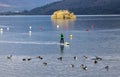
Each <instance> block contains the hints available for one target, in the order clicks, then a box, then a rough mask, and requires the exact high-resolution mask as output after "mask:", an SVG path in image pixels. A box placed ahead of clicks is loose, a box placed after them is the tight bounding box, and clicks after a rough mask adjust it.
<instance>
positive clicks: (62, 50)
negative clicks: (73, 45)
mask: <svg viewBox="0 0 120 77" xmlns="http://www.w3.org/2000/svg"><path fill="white" fill-rule="evenodd" d="M60 51H61V54H63V53H64V45H60Z"/></svg>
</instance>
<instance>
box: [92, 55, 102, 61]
mask: <svg viewBox="0 0 120 77" xmlns="http://www.w3.org/2000/svg"><path fill="white" fill-rule="evenodd" d="M92 60H99V61H100V60H102V58H101V57H98V56H95V58H92Z"/></svg>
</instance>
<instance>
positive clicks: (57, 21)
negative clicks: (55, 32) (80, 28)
mask: <svg viewBox="0 0 120 77" xmlns="http://www.w3.org/2000/svg"><path fill="white" fill-rule="evenodd" d="M51 20H52V23H53V25H55V26H56V27H57V28H59V27H64V28H68V26H69V25H72V24H74V22H75V19H51Z"/></svg>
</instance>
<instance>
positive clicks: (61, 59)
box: [7, 55, 109, 71]
mask: <svg viewBox="0 0 120 77" xmlns="http://www.w3.org/2000/svg"><path fill="white" fill-rule="evenodd" d="M83 58H86V59H87V58H88V57H87V56H83ZM7 59H12V55H9V56H7ZM32 59H40V60H42V59H43V57H41V56H37V57H32V58H31V57H29V58H23V59H22V61H31V60H32ZM77 59H78V57H77V56H74V57H73V61H74V60H77ZM57 60H59V61H63V57H58V58H57ZM71 60H72V58H71ZM92 60H93V61H94V64H97V63H98V61H100V60H102V58H101V57H98V56H95V58H92ZM43 61H44V60H43ZM77 61H79V60H77ZM86 61H87V60H86ZM62 63H63V62H62ZM42 64H43V65H44V66H47V65H48V62H46V61H45V62H43V63H42ZM75 66H76V65H75V64H74V63H72V64H70V65H69V67H71V68H74V67H75ZM80 68H81V69H82V70H85V71H87V70H88V66H87V65H86V64H81V65H80ZM104 69H106V70H107V71H108V70H109V66H108V65H107V66H105V67H104Z"/></svg>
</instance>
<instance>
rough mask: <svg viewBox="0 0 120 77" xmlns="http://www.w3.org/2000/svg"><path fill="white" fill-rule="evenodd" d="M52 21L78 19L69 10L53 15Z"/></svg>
mask: <svg viewBox="0 0 120 77" xmlns="http://www.w3.org/2000/svg"><path fill="white" fill-rule="evenodd" d="M51 19H76V16H75V15H74V13H73V12H69V11H68V10H58V11H55V12H54V13H53V14H52V15H51Z"/></svg>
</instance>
